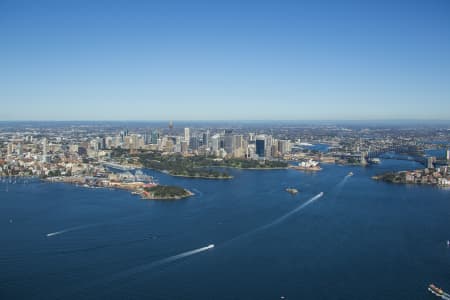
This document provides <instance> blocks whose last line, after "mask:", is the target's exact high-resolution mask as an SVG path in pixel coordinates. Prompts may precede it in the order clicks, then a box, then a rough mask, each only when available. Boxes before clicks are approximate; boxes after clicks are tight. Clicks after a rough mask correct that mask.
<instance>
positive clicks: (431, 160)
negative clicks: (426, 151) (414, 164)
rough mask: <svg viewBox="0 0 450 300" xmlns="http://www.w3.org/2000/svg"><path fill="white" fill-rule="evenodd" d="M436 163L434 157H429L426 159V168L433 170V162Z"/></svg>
mask: <svg viewBox="0 0 450 300" xmlns="http://www.w3.org/2000/svg"><path fill="white" fill-rule="evenodd" d="M435 161H436V157H434V156H430V157H428V158H427V168H428V169H434V162H435Z"/></svg>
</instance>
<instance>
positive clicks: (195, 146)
mask: <svg viewBox="0 0 450 300" xmlns="http://www.w3.org/2000/svg"><path fill="white" fill-rule="evenodd" d="M199 144H200V141H199V139H198V137H196V136H193V137H191V138H190V140H189V146H190V147H191V149H192V150H198V147H199V146H200V145H199Z"/></svg>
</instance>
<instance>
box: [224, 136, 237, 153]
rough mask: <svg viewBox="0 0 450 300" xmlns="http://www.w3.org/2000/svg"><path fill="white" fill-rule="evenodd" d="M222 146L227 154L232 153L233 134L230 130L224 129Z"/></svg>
mask: <svg viewBox="0 0 450 300" xmlns="http://www.w3.org/2000/svg"><path fill="white" fill-rule="evenodd" d="M223 148H224V149H225V152H226V153H227V154H230V155H231V154H233V151H234V136H233V131H232V130H225V135H224V137H223Z"/></svg>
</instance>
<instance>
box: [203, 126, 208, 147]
mask: <svg viewBox="0 0 450 300" xmlns="http://www.w3.org/2000/svg"><path fill="white" fill-rule="evenodd" d="M202 142H203V146H205V147H208V146H209V130H207V131H206V132H204V133H203V141H202Z"/></svg>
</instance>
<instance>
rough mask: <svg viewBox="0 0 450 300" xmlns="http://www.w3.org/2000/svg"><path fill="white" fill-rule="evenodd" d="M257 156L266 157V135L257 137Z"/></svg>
mask: <svg viewBox="0 0 450 300" xmlns="http://www.w3.org/2000/svg"><path fill="white" fill-rule="evenodd" d="M255 145H256V151H255V152H256V155H258V157H265V156H266V137H265V136H264V135H257V136H256V142H255Z"/></svg>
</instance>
